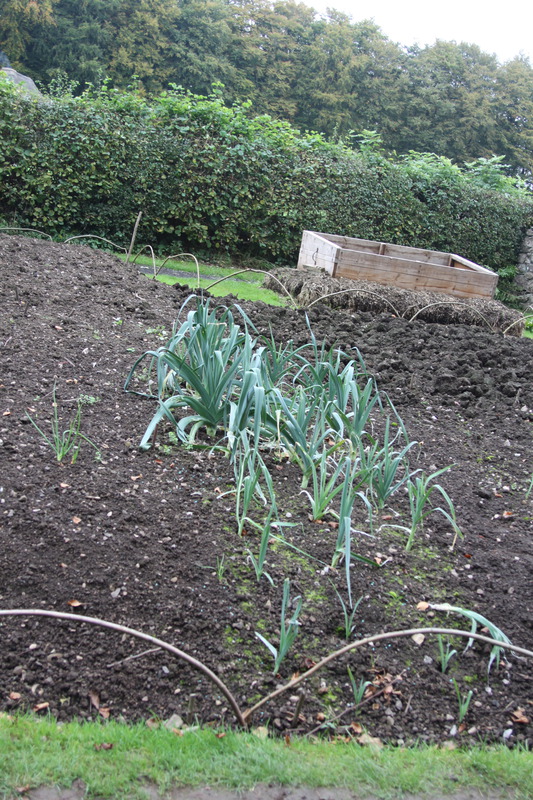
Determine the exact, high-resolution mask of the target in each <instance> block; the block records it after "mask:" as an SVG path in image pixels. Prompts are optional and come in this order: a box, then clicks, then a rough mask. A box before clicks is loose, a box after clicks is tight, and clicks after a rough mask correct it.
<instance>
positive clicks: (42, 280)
mask: <svg viewBox="0 0 533 800" xmlns="http://www.w3.org/2000/svg"><path fill="white" fill-rule="evenodd" d="M0 274H1V289H0V303H1V305H0V309H1V311H0V314H1V317H0V351H1V363H2V372H1V375H0V383H1V386H0V393H1V394H0V398H1V400H0V440H1V441H0V458H1V472H0V517H1V522H2V526H1V533H0V608H4V609H16V608H27V609H28V608H36V609H52V610H56V611H65V612H71V613H80V614H84V615H88V616H93V617H100V618H103V619H106V620H110V621H113V622H117V623H121V624H124V625H126V626H129V627H131V628H135V629H138V630H141V631H144V632H145V633H150V634H152V635H154V636H157V637H160V638H162V639H164V640H166V641H169V642H171V643H173V644H174V645H176V646H177V647H180V648H181V649H183V650H185V651H187V652H188V653H190V654H192V655H194V656H195V657H196V658H198V659H200V660H201V661H203V662H204V663H205V664H207V665H208V666H209V667H210V668H211V669H212V670H213V671H214V672H216V673H217V674H218V675H219V676H220V677H221V678H222V680H223V681H225V682H226V683H227V684H228V685H229V687H230V688H231V690H232V691H233V693H234V694H235V696H236V697H237V699H238V702H239V703H240V704H241V706H242V707H243V708H246V707H249V706H250V705H252V704H253V703H254V702H256V701H257V700H258V699H259V698H260V697H261V696H263V695H265V694H267V693H268V692H270V691H271V690H273V689H274V688H275V687H276V686H277V685H279V684H280V683H281V682H285V681H287V680H288V679H289V678H290V677H291V675H292V674H293V673H295V672H299V671H300V672H301V671H303V670H305V669H306V668H307V667H308V666H309V665H310V664H312V663H313V662H316V661H318V660H319V659H320V658H321V657H323V656H325V655H326V654H327V653H328V652H331V651H334V650H336V649H338V648H339V647H342V646H343V644H344V643H345V640H344V638H343V635H342V611H341V607H340V604H339V601H338V599H337V597H336V595H335V592H334V589H333V586H332V584H331V580H330V579H333V580H334V581H335V583H336V585H337V586H339V588H340V591H341V593H342V592H343V591H344V583H343V580H344V578H343V569H342V568H341V569H340V570H339V571H338V573H337V574H335V573H332V572H329V574H324V568H323V564H321V563H319V562H317V561H314V560H312V559H310V558H305V557H303V556H299V555H298V554H297V553H296V552H295V551H293V550H289V549H288V548H286V547H282V546H274V545H272V546H271V550H270V554H269V558H268V571H269V573H270V574H271V576H272V578H273V580H274V584H275V585H274V586H271V585H270V583H269V582H268V581H267V580H266V579H263V580H261V581H260V582H259V583H258V582H257V581H256V579H255V574H254V572H253V570H252V568H251V565H250V563H249V562H248V561H247V549H248V548H250V549H252V551H253V552H256V551H257V549H258V546H259V543H258V538H257V537H256V536H255V534H253V533H248V535H247V536H246V537H243V538H240V537H238V536H237V535H236V524H235V518H234V514H233V510H234V499H233V497H232V495H231V494H225V493H227V492H228V491H230V490H231V488H232V486H233V485H234V481H233V470H232V467H231V466H230V465H229V463H228V461H227V459H225V458H224V457H223V456H222V455H220V454H211V453H210V452H209V451H208V450H201V451H198V450H188V449H185V448H184V447H179V446H174V445H172V444H171V443H170V441H169V440H168V439H167V437H166V434H164V435H163V434H162V435H161V436H160V437H159V444H158V447H157V448H156V449H155V450H151V451H149V452H147V453H143V452H140V451H139V448H138V444H139V441H140V439H141V437H142V435H143V433H144V430H145V428H146V426H147V424H148V422H149V420H150V419H151V416H152V414H153V413H154V404H153V402H152V401H150V400H147V399H142V398H139V397H137V396H134V395H132V394H127V393H125V392H124V391H123V384H124V381H125V378H126V376H127V374H128V372H129V370H130V368H131V366H132V364H133V362H134V360H135V358H136V357H137V356H139V355H140V354H141V353H143V352H144V351H145V350H147V349H150V348H156V347H158V346H160V345H161V344H163V343H164V341H165V339H166V335H167V333H166V332H170V331H171V328H172V324H173V322H174V320H175V319H176V317H177V315H178V314H179V312H180V308H181V306H182V303H183V301H184V300H185V298H186V297H187V296H188V294H189V293H190V290H189V289H182V288H169V287H168V286H165V285H163V284H159V283H157V282H154V281H150V280H148V279H147V278H146V277H144V276H142V275H141V274H140V273H139V270H138V268H137V267H135V266H131V265H124V264H123V263H122V262H120V261H119V260H117V259H115V258H114V257H113V256H111V255H107V254H105V253H101V252H98V251H93V250H91V249H88V248H85V247H81V246H70V245H58V244H53V243H45V242H41V241H37V240H33V239H25V238H20V237H7V236H0ZM233 300H234V299H233ZM233 300H232V298H231V297H230V298H228V299H227V302H228V303H232V302H233ZM243 307H244V308H245V310H246V312H247V314H248V315H249V316H250V317H251V319H252V321H253V322H254V324H255V325H256V327H257V329H258V330H259V331H260V332H262V333H265V334H267V335H268V334H269V331H270V330H272V331H273V333H274V336H275V337H276V339H277V340H278V341H280V342H286V341H288V340H289V339H292V340H293V341H294V343H295V345H300V344H303V343H305V342H307V341H309V330H308V327H307V324H306V315H305V312H304V311H300V310H298V311H293V310H290V309H277V308H271V307H268V306H265V305H263V304H260V303H257V304H251V303H246V304H243ZM309 320H310V324H311V326H312V329H313V331H314V333H315V336H316V337H317V339H318V340H319V341H322V340H324V341H325V342H326V343H327V344H328V345H331V346H333V345H336V346H340V347H341V348H343V349H344V350H346V351H347V352H351V348H353V347H357V348H359V351H360V352H361V354H362V356H363V358H364V360H365V363H366V366H367V368H368V370H369V371H370V372H371V373H372V374H373V375H375V376H376V379H377V382H378V385H379V387H380V389H382V390H383V391H386V392H387V393H388V394H389V395H390V397H391V399H392V400H393V402H394V404H395V406H396V408H397V410H398V412H399V414H400V415H401V417H402V419H403V421H404V423H405V425H406V428H407V431H408V433H409V435H410V438H411V439H412V440H416V441H417V442H418V443H419V444H418V445H417V447H416V450H415V451H414V452H416V459H417V466H420V467H421V468H422V469H424V470H426V471H428V472H429V471H433V470H435V469H437V468H440V467H444V466H447V465H450V464H453V465H454V466H453V469H451V470H449V471H448V472H446V473H444V474H443V475H442V476H441V478H440V482H441V484H442V485H443V486H444V487H445V489H446V491H447V492H448V493H449V494H450V496H451V497H452V499H453V501H454V503H455V506H456V510H457V518H458V522H459V524H460V526H461V527H462V529H463V531H464V533H465V538H464V540H459V541H458V542H457V544H456V546H455V548H454V549H453V550H451V544H452V541H453V532H452V531H451V529H450V525H449V523H448V522H447V521H446V520H445V519H444V517H442V516H441V515H439V514H433V515H431V516H430V517H429V518H428V520H427V524H426V528H425V531H424V533H423V534H420V536H419V538H418V540H417V542H416V544H415V547H414V549H413V551H412V552H411V553H409V554H406V553H405V552H404V549H403V545H404V539H403V538H402V535H401V534H399V533H398V531H394V530H392V529H383V530H382V531H381V532H380V534H379V535H378V536H377V538H376V539H371V538H369V537H363V536H361V537H360V538H359V539H357V541H356V544H357V548H358V552H359V553H360V554H362V555H364V556H367V557H369V558H371V559H373V560H376V562H379V563H380V564H381V566H379V567H378V566H376V567H375V568H372V567H369V566H366V565H364V564H362V563H359V564H357V566H356V567H355V568H354V570H353V577H352V581H353V592H354V597H356V598H359V597H362V598H363V599H362V601H361V604H360V607H359V611H358V614H357V615H356V618H355V635H356V636H357V637H363V636H369V635H371V634H373V633H378V632H380V631H385V630H396V629H400V628H408V627H415V626H427V625H430V624H441V625H445V626H446V627H457V626H459V627H462V628H468V623H467V622H466V621H465V620H464V619H463V620H462V619H461V618H460V617H457V616H453V617H452V616H449V617H446V616H444V615H443V614H442V613H434V612H429V614H428V611H421V610H419V609H417V604H418V603H419V602H420V601H428V602H430V603H442V602H449V603H451V604H452V605H454V606H460V607H463V608H468V609H472V610H475V611H477V612H479V613H480V614H482V615H484V616H485V617H487V618H489V619H490V620H491V621H493V622H494V623H496V624H497V625H498V626H499V627H500V628H501V629H502V630H503V631H504V632H505V633H506V634H507V636H508V637H509V638H510V639H511V641H512V642H513V643H514V644H517V645H521V646H523V647H525V648H529V649H531V648H532V646H533V635H532V634H533V616H532V608H533V598H532V594H533V592H532V590H533V581H532V574H533V552H532V545H531V541H532V531H533V525H532V521H531V520H532V511H533V497H530V498H529V499H526V497H525V495H526V490H527V487H528V486H529V483H530V481H531V475H532V472H533V454H532V448H531V433H532V422H533V380H532V378H533V343H532V342H531V341H530V340H527V339H518V338H505V337H503V336H502V335H500V334H493V333H490V332H486V331H484V330H482V329H481V328H475V327H468V326H464V325H453V326H452V325H443V324H430V323H427V322H421V321H419V320H418V319H417V320H415V321H414V322H411V323H409V322H407V321H406V320H402V319H397V318H395V317H394V316H393V315H392V314H389V313H380V314H377V315H376V314H373V313H371V312H361V313H357V312H356V313H351V312H350V313H347V312H344V313H342V312H339V311H335V310H332V309H329V308H326V307H324V306H320V305H315V306H314V307H313V308H312V309H311V310H310V312H309ZM54 386H55V387H56V393H57V402H58V412H59V417H60V419H61V420H62V421H63V422H65V423H66V422H67V421H68V420H69V419H71V418H72V417H73V415H74V413H75V410H76V407H77V402H78V399H79V398H80V397H83V399H84V405H83V408H82V431H83V433H84V434H85V435H86V436H87V437H89V439H90V440H91V441H92V442H94V443H95V444H96V445H97V446H98V448H99V450H100V452H101V459H100V460H96V459H95V451H94V449H93V448H92V447H91V446H90V445H89V444H84V445H83V446H82V448H81V451H80V454H79V457H78V459H77V461H76V463H74V464H71V463H69V460H68V459H67V460H65V462H63V463H57V462H56V460H55V457H54V453H53V451H52V449H51V448H50V447H49V446H48V445H46V443H45V442H44V440H43V438H42V437H41V436H40V435H39V434H38V432H37V431H36V429H35V428H34V427H33V425H32V424H31V422H30V421H29V418H28V416H27V415H28V414H29V415H31V417H32V418H33V419H34V420H35V421H36V422H37V423H38V424H39V425H40V426H41V427H42V428H43V430H45V431H49V430H50V420H51V418H52V411H53V408H52V392H53V388H54ZM271 466H272V474H273V475H274V479H275V483H276V490H277V492H278V495H279V503H278V505H279V507H280V508H281V509H282V510H283V513H284V514H286V518H287V520H288V521H291V522H293V523H297V526H296V527H294V528H289V529H287V531H286V536H287V538H288V539H289V540H291V541H292V543H293V544H294V545H296V546H297V547H299V548H301V549H302V550H304V551H306V552H307V553H310V554H311V555H312V556H313V557H314V558H315V559H320V560H321V561H322V562H325V563H328V562H329V561H330V560H331V554H332V548H333V546H334V542H335V538H336V532H335V530H334V529H333V527H332V525H331V524H330V522H331V521H329V522H328V520H325V521H322V522H321V523H315V522H311V521H310V519H309V508H308V504H307V500H306V498H305V496H304V495H302V494H301V486H300V483H301V476H300V473H299V472H298V470H297V468H296V467H295V466H294V465H292V464H289V463H287V462H286V461H282V462H279V463H278V462H275V461H272V464H271ZM532 494H533V493H532ZM404 511H405V499H404V498H403V499H402V498H400V499H399V500H398V503H396V501H395V502H394V503H393V504H392V509H391V510H390V516H391V517H393V516H394V514H395V513H402V512H404ZM360 524H361V525H362V524H363V517H361V521H360ZM222 559H223V561H222ZM217 565H218V567H219V569H218V570H217ZM221 565H222V566H221ZM222 567H223V569H222ZM222 573H223V574H222ZM286 576H288V577H290V578H291V587H292V595H293V596H294V595H295V594H297V593H298V594H300V595H301V596H302V598H303V611H302V616H301V618H300V619H301V623H302V625H301V627H300V631H299V635H298V637H297V639H296V642H295V645H294V647H293V649H292V650H291V652H290V653H289V655H288V657H287V658H286V660H285V661H284V662H283V664H282V666H281V669H280V675H278V676H274V675H273V674H272V659H271V657H270V656H269V654H268V652H267V650H266V648H265V647H264V646H263V645H262V644H261V643H260V641H259V640H258V639H257V637H256V636H255V631H259V632H262V633H263V635H265V636H267V638H269V639H272V640H273V641H275V640H276V632H277V631H278V630H279V617H280V607H281V593H282V591H281V590H282V584H283V579H284V578H285V577H286ZM0 635H1V639H2V647H1V649H0V708H1V709H3V710H5V711H13V710H20V709H35V710H36V713H49V714H52V715H53V716H55V717H56V718H57V719H58V720H66V719H72V718H76V719H81V720H83V719H95V718H100V719H102V718H112V719H121V720H127V721H130V720H139V719H141V720H168V719H169V718H171V717H172V715H177V716H178V717H180V718H181V720H183V724H188V723H192V722H200V723H202V724H204V725H213V726H219V725H222V724H224V725H232V724H234V718H233V715H232V713H231V710H230V709H229V708H228V704H227V702H226V701H225V700H224V698H223V696H221V694H220V692H219V691H218V689H216V688H215V687H214V686H213V685H211V684H210V683H209V682H207V681H206V680H205V679H204V678H203V677H202V676H201V675H200V674H199V673H198V672H196V671H194V670H193V669H192V668H191V667H189V666H187V665H186V664H185V663H183V662H182V661H179V660H177V659H174V658H173V657H172V656H170V654H168V653H166V652H163V651H157V652H152V653H148V654H146V655H141V656H140V657H138V658H135V659H131V658H130V657H131V656H134V655H139V654H140V653H142V652H144V651H145V650H146V649H148V648H147V646H146V645H144V644H143V643H142V642H139V641H138V640H135V639H133V638H132V637H130V636H123V635H120V634H117V633H113V632H110V631H106V630H103V629H101V628H96V627H94V626H88V625H86V624H81V623H74V622H63V621H57V620H51V619H44V618H37V617H24V618H21V617H9V618H8V617H4V618H2V619H1V620H0ZM464 644H465V643H464V641H459V640H457V641H454V642H453V645H454V648H455V649H457V651H458V655H457V656H455V657H454V658H453V659H452V661H451V663H450V668H449V671H448V672H447V673H446V674H443V673H442V671H441V669H440V663H439V657H438V648H437V641H436V640H435V638H432V637H427V638H426V640H425V641H424V642H423V644H421V645H420V644H416V643H415V642H414V641H412V640H411V639H410V638H408V639H398V640H393V641H388V642H386V643H383V644H376V645H375V646H374V647H366V648H364V649H362V650H358V651H356V652H354V653H352V654H350V655H349V656H345V657H343V658H342V659H338V660H337V661H334V662H332V663H331V665H330V666H329V667H328V668H326V669H324V670H323V671H322V672H319V673H317V674H316V675H315V676H314V677H313V678H312V679H310V680H309V681H308V683H307V684H305V696H304V698H303V700H302V702H301V704H300V705H299V708H298V713H295V710H296V704H297V703H298V701H299V693H298V692H295V693H294V694H293V693H291V691H288V692H286V693H285V694H282V695H280V696H279V697H278V698H277V699H276V700H274V701H273V702H271V703H269V704H268V705H267V706H264V707H263V708H262V709H261V710H260V711H259V712H257V713H256V714H255V715H254V719H253V725H254V726H267V727H268V728H269V730H271V731H272V732H277V733H280V734H282V735H288V734H291V735H292V734H293V733H301V734H305V733H309V732H311V731H315V732H318V733H323V734H324V735H327V736H353V737H355V738H360V737H361V735H362V733H363V732H364V733H365V734H366V735H368V736H371V737H375V738H379V739H380V740H381V741H387V742H391V743H393V744H398V745H403V744H412V743H416V742H435V743H443V742H449V741H450V740H451V739H453V741H455V742H456V743H458V744H463V743H475V742H479V741H484V742H495V741H499V742H501V741H505V742H507V743H508V744H509V745H510V746H512V745H515V744H516V743H521V744H522V745H524V746H528V745H529V744H530V743H531V735H532V731H533V726H532V722H531V721H532V718H533V694H532V683H531V681H532V677H533V664H532V661H531V660H528V659H524V658H518V657H516V656H513V655H508V656H507V657H506V658H503V659H502V660H501V662H500V664H499V666H496V665H494V666H493V668H492V670H491V672H490V675H487V661H488V654H489V648H488V647H486V646H484V645H481V644H474V645H473V646H472V647H471V648H469V649H468V650H467V651H466V652H463V649H464ZM347 666H350V667H351V670H352V672H353V673H354V674H355V675H356V677H357V679H364V680H368V681H369V682H370V684H371V686H370V687H369V688H368V690H367V692H366V695H365V702H364V704H363V705H362V706H361V707H360V708H359V709H357V710H354V709H352V710H350V706H351V705H352V704H353V694H352V693H351V688H350V685H349V681H348V675H347ZM451 678H455V679H456V681H457V683H458V686H459V687H460V690H461V693H462V694H463V695H466V693H467V692H468V691H469V690H472V692H473V696H472V701H471V703H470V706H469V709H468V712H467V714H466V717H465V720H464V723H463V724H462V725H459V721H458V701H457V697H456V694H455V691H454V687H453V685H452V683H451ZM175 720H176V725H179V724H180V723H179V720H178V719H177V717H175ZM364 741H365V739H364V738H363V739H362V740H361V743H362V744H363V743H364ZM321 796H322V795H321Z"/></svg>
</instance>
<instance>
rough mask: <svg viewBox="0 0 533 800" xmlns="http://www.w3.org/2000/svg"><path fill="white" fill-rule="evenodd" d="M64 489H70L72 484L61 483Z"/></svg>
mask: <svg viewBox="0 0 533 800" xmlns="http://www.w3.org/2000/svg"><path fill="white" fill-rule="evenodd" d="M59 485H60V486H61V488H62V489H70V483H60V484H59Z"/></svg>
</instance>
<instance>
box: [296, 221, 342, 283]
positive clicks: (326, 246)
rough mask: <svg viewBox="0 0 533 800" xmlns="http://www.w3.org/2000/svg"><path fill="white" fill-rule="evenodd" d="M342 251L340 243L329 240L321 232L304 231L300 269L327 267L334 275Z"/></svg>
mask: <svg viewBox="0 0 533 800" xmlns="http://www.w3.org/2000/svg"><path fill="white" fill-rule="evenodd" d="M340 252H341V251H340V248H339V247H338V245H336V244H333V243H332V242H329V241H327V240H326V239H324V238H323V237H322V236H320V234H316V233H314V232H313V231H304V233H303V236H302V244H301V247H300V254H299V257H298V269H302V268H305V267H315V268H317V269H325V270H326V272H328V273H329V274H330V275H333V274H334V273H335V267H336V264H337V261H338V257H339V254H340Z"/></svg>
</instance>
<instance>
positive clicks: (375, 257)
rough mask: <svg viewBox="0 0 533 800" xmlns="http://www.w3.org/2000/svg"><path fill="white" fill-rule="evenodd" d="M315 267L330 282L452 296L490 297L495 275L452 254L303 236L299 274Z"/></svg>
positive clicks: (311, 234)
mask: <svg viewBox="0 0 533 800" xmlns="http://www.w3.org/2000/svg"><path fill="white" fill-rule="evenodd" d="M306 267H317V268H318V269H324V270H325V271H326V272H327V273H329V275H331V276H332V277H333V278H351V279H352V280H358V281H375V282H376V283H383V284H386V285H388V286H397V287H399V288H401V289H410V290H411V291H415V292H416V291H419V292H420V291H425V292H444V293H445V294H450V295H454V296H455V297H488V298H491V297H493V296H494V290H495V289H496V284H497V283H498V276H497V274H496V273H494V272H492V270H490V269H487V268H486V267H480V266H479V264H474V262H473V261H468V260H467V259H466V258H462V257H461V256H457V255H455V254H453V253H439V252H438V251H436V250H421V249H418V248H416V247H403V246H401V245H397V244H386V243H384V242H373V241H370V240H368V239H352V238H350V237H348V236H334V235H333V234H329V233H316V232H315V231H304V232H303V236H302V245H301V247H300V256H299V259H298V269H303V268H306Z"/></svg>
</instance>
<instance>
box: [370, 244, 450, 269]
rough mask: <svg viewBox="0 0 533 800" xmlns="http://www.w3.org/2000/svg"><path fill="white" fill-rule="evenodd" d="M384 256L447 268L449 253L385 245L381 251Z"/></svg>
mask: <svg viewBox="0 0 533 800" xmlns="http://www.w3.org/2000/svg"><path fill="white" fill-rule="evenodd" d="M383 255H385V256H398V258H407V259H409V260H413V261H425V262H427V263H429V264H440V265H442V266H449V263H450V253H440V252H439V251H438V250H420V249H419V248H417V247H404V246H403V245H398V244H386V245H385V247H384V250H383Z"/></svg>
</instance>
